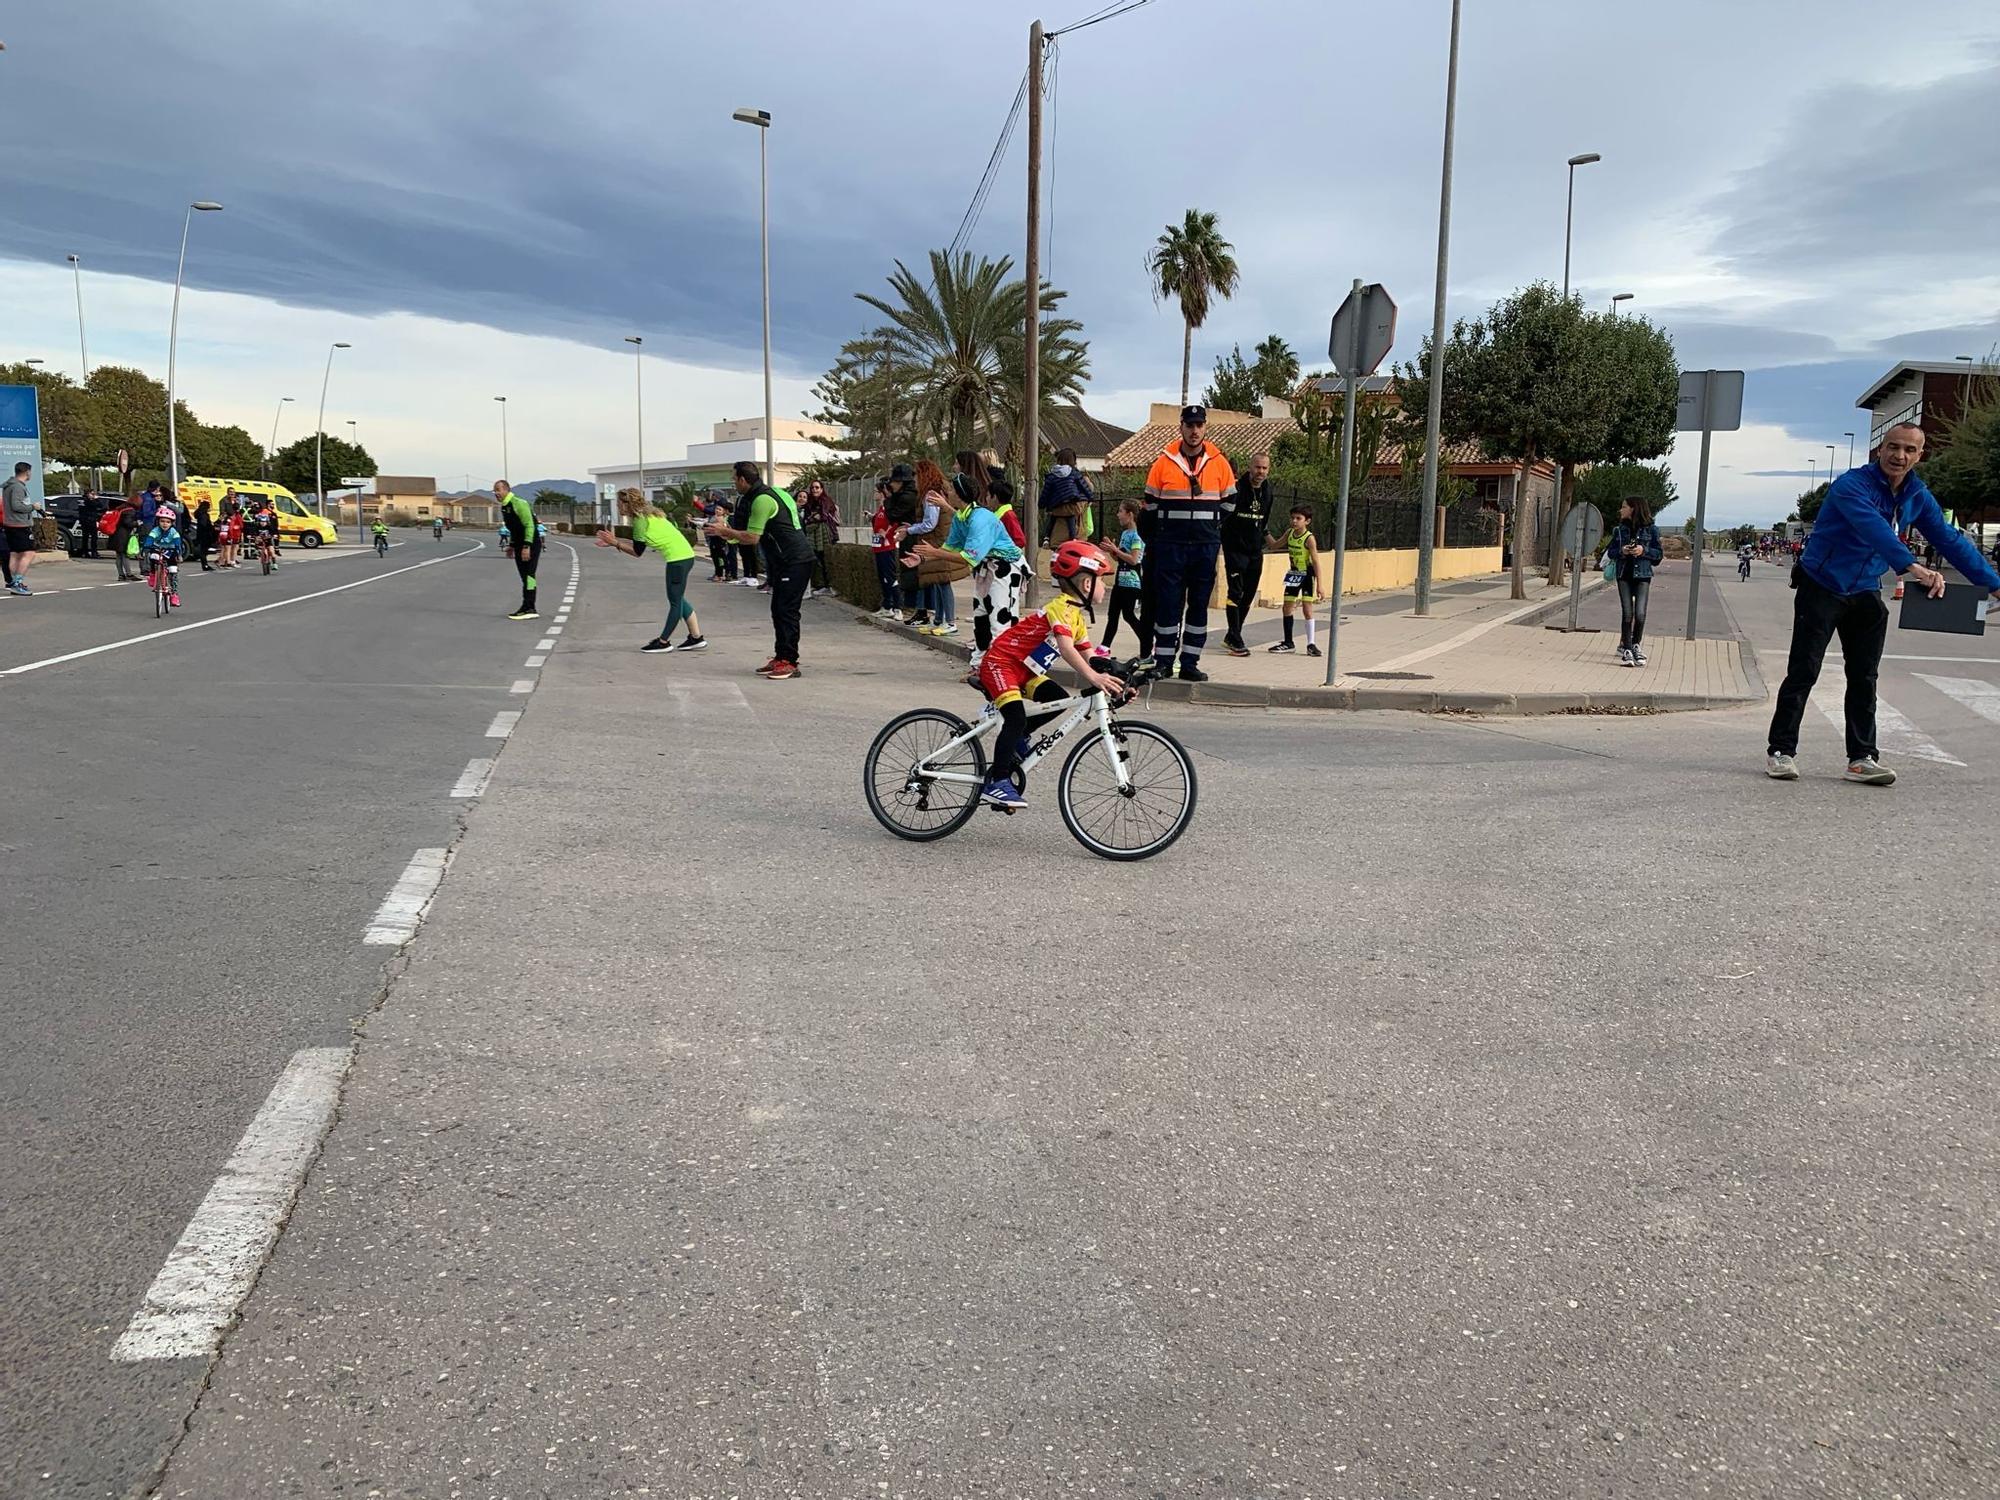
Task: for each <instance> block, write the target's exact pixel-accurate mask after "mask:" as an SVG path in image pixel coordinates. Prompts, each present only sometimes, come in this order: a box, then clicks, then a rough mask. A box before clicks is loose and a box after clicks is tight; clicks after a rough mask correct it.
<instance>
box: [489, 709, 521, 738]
mask: <svg viewBox="0 0 2000 1500" xmlns="http://www.w3.org/2000/svg"><path fill="white" fill-rule="evenodd" d="M520 722H521V711H520V710H519V709H504V710H502V711H501V712H499V713H497V714H495V715H494V716H493V722H492V723H491V724H488V725H487V726H486V738H488V739H489V740H504V739H506V738H507V736H508V735H510V734H512V733H513V732H514V726H515V725H516V724H518V723H520Z"/></svg>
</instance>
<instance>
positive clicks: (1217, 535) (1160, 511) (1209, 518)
mask: <svg viewBox="0 0 2000 1500" xmlns="http://www.w3.org/2000/svg"><path fill="white" fill-rule="evenodd" d="M1235 493H1236V473H1235V471H1234V470H1233V469H1231V468H1230V467H1229V460H1228V459H1226V458H1224V457H1223V456H1222V450H1221V449H1220V448H1218V447H1216V446H1215V444H1213V443H1210V442H1204V443H1203V444H1202V446H1201V461H1200V462H1199V463H1196V464H1190V463H1189V462H1188V461H1187V458H1186V456H1185V455H1183V454H1182V452H1181V445H1180V443H1179V442H1178V441H1176V442H1173V443H1169V444H1168V445H1167V451H1166V452H1164V453H1162V454H1161V455H1160V456H1159V457H1158V458H1156V459H1154V460H1153V467H1152V469H1151V470H1149V471H1148V472H1147V474H1146V495H1147V497H1148V498H1149V499H1150V500H1151V501H1152V502H1153V514H1154V516H1155V517H1156V518H1157V519H1158V521H1159V535H1161V536H1163V537H1181V538H1188V539H1199V540H1208V539H1210V538H1213V539H1215V540H1218V541H1219V540H1220V539H1221V536H1222V502H1223V501H1224V500H1227V499H1230V498H1231V497H1232V496H1234V495H1235Z"/></svg>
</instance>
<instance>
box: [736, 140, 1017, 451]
mask: <svg viewBox="0 0 2000 1500" xmlns="http://www.w3.org/2000/svg"><path fill="white" fill-rule="evenodd" d="M729 118H730V119H732V120H740V121H741V122H742V123H743V124H745V125H755V126H756V127H757V198H758V214H757V216H758V219H759V233H760V234H761V235H762V237H763V242H764V483H766V484H768V485H773V486H775V485H776V484H777V482H778V459H777V437H776V434H775V433H774V432H773V430H772V421H771V112H770V111H769V110H767V109H739V110H737V111H736V112H735V113H734V114H732V115H730V117H729ZM1029 295H1031V296H1032V295H1033V292H1032V290H1031V291H1030V293H1029Z"/></svg>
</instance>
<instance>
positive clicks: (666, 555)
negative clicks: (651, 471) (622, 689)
mask: <svg viewBox="0 0 2000 1500" xmlns="http://www.w3.org/2000/svg"><path fill="white" fill-rule="evenodd" d="M618 514H620V515H621V516H623V517H624V518H625V522H626V524H627V525H628V526H630V527H631V528H632V539H631V540H630V541H629V542H628V541H624V540H621V539H620V538H619V536H618V535H617V533H616V532H612V531H605V530H603V529H601V528H600V529H599V531H598V533H597V545H598V546H600V547H613V548H616V549H617V550H618V551H620V552H629V553H630V554H631V555H632V556H634V557H643V556H645V554H646V552H647V551H648V550H649V549H650V550H651V551H652V553H653V554H654V555H655V556H656V557H658V558H659V559H660V560H661V562H662V563H664V564H665V565H666V570H667V571H666V580H667V623H666V624H664V625H662V626H661V627H660V633H659V634H658V635H656V636H654V637H653V639H651V640H650V641H647V642H646V643H645V645H643V646H641V647H640V648H639V649H640V650H641V651H647V652H659V651H676V650H678V651H701V650H704V649H706V648H707V646H708V638H707V637H706V636H704V635H703V634H702V633H701V624H700V622H699V621H698V620H696V619H695V616H694V604H693V602H692V601H690V600H689V598H688V596H687V586H688V580H689V579H690V578H692V577H693V576H694V563H695V557H694V544H693V543H692V542H690V541H689V540H688V539H687V537H686V535H685V534H683V532H682V531H681V529H680V527H678V526H676V525H675V524H674V522H673V518H672V517H670V516H669V515H668V514H667V513H666V512H665V511H664V510H662V509H661V508H660V507H659V506H657V505H655V504H653V503H652V502H651V501H649V500H648V499H647V498H646V497H645V496H644V495H643V494H641V493H640V492H639V491H638V490H637V489H636V488H632V489H622V490H620V491H619V492H618ZM683 620H685V621H687V633H686V634H685V635H683V636H682V637H681V643H680V645H679V646H675V645H674V644H673V635H674V627H675V626H676V625H678V624H680V622H681V621H683Z"/></svg>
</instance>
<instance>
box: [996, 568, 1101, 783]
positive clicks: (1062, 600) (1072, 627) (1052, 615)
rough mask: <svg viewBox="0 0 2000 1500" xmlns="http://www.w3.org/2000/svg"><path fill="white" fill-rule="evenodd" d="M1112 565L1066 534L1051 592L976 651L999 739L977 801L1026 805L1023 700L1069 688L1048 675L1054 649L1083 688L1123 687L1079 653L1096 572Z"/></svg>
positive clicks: (1093, 616) (1085, 643)
mask: <svg viewBox="0 0 2000 1500" xmlns="http://www.w3.org/2000/svg"><path fill="white" fill-rule="evenodd" d="M1112 570H1113V565H1112V563H1111V560H1110V559H1109V558H1107V557H1106V556H1105V555H1104V554H1103V553H1102V552H1101V551H1099V550H1098V549H1097V548H1096V547H1094V546H1092V545H1091V544H1090V543H1089V542H1075V541H1071V542H1064V543H1063V544H1062V546H1060V547H1058V548H1057V549H1056V554H1055V556H1054V557H1053V558H1051V559H1050V560H1049V573H1050V574H1051V576H1053V577H1054V579H1055V581H1056V590H1057V592H1056V596H1055V597H1054V598H1053V599H1051V600H1049V602H1048V603H1047V604H1046V605H1045V606H1043V607H1042V608H1041V609H1038V610H1036V611H1034V612H1033V613H1032V614H1029V615H1025V616H1023V617H1022V619H1021V620H1020V621H1019V622H1017V623H1016V624H1014V625H1011V626H1009V627H1008V628H1007V629H1006V630H1004V631H1002V632H1001V634H1000V635H999V637H998V638H997V639H996V640H995V641H994V642H993V644H992V645H991V646H990V647H989V648H987V652H986V654H985V656H983V657H981V658H980V661H979V671H978V674H977V675H978V679H979V686H980V687H981V688H982V689H983V690H984V691H985V693H986V696H987V697H988V698H989V699H991V700H992V703H993V706H994V707H995V708H996V709H998V710H999V713H1000V736H999V743H998V744H997V745H996V746H995V747H994V751H993V764H992V767H991V768H990V770H989V771H988V773H987V777H986V785H985V786H984V787H983V788H982V789H981V790H980V793H979V800H980V801H982V802H985V803H989V804H991V805H992V806H995V807H1005V808H1021V807H1025V806H1027V803H1026V801H1025V800H1024V799H1023V798H1022V796H1021V794H1020V793H1019V792H1018V791H1016V790H1015V789H1014V772H1015V771H1016V770H1017V769H1018V768H1019V767H1020V764H1021V755H1022V749H1023V746H1024V745H1025V744H1026V741H1027V729H1028V709H1027V705H1026V703H1025V702H1024V701H1023V700H1024V699H1026V698H1033V699H1034V700H1035V701H1036V702H1038V703H1046V702H1049V701H1050V700H1052V699H1056V698H1063V697H1067V696H1068V694H1067V693H1066V692H1065V690H1064V689H1063V688H1061V687H1060V686H1058V685H1057V684H1055V683H1053V682H1051V681H1050V680H1049V676H1048V674H1049V669H1050V668H1051V667H1053V666H1054V665H1055V662H1056V658H1057V657H1061V658H1062V660H1063V661H1065V662H1067V663H1068V664H1069V669H1070V670H1071V671H1072V672H1074V673H1076V680H1077V682H1078V683H1079V684H1080V685H1081V687H1082V688H1083V689H1084V690H1085V691H1090V690H1092V689H1095V690H1096V691H1098V692H1101V693H1105V694H1108V695H1110V696H1112V697H1118V696H1121V695H1122V694H1123V693H1124V690H1125V685H1124V684H1123V683H1121V682H1120V681H1119V680H1118V679H1117V678H1115V677H1111V676H1107V675H1106V674H1105V673H1103V672H1100V671H1098V670H1097V669H1096V668H1095V667H1093V666H1092V665H1091V663H1090V660H1089V658H1087V657H1086V656H1085V655H1084V652H1085V651H1087V650H1088V649H1089V647H1090V637H1089V626H1090V625H1092V624H1095V623H1096V620H1097V613H1096V608H1095V606H1096V604H1097V590H1098V580H1099V579H1100V578H1102V577H1103V576H1104V575H1105V574H1107V573H1110V572H1111V571H1112Z"/></svg>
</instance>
